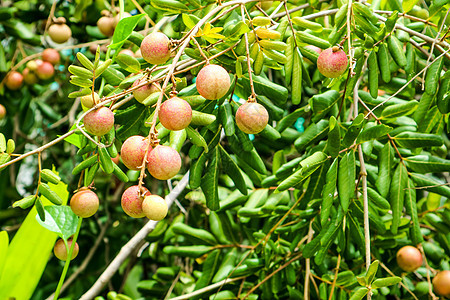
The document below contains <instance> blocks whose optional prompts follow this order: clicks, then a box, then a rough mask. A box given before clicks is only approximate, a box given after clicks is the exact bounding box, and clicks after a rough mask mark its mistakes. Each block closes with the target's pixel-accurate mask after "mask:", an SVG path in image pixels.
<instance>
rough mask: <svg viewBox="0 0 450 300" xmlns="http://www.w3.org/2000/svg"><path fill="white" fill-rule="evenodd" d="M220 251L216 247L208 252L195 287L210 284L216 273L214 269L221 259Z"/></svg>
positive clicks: (198, 287)
mask: <svg viewBox="0 0 450 300" xmlns="http://www.w3.org/2000/svg"><path fill="white" fill-rule="evenodd" d="M221 256H222V255H221V252H220V250H219V249H216V250H214V251H212V252H211V253H209V254H208V257H207V258H206V260H205V262H204V263H203V268H202V275H201V276H200V278H199V279H198V280H197V282H196V283H195V289H194V290H199V289H201V288H203V287H205V286H207V285H208V284H210V282H211V280H212V278H213V276H214V274H215V273H216V270H217V269H218V267H219V263H220V261H221ZM195 298H196V297H193V298H192V299H195Z"/></svg>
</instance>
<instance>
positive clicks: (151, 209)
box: [142, 195, 169, 221]
mask: <svg viewBox="0 0 450 300" xmlns="http://www.w3.org/2000/svg"><path fill="white" fill-rule="evenodd" d="M168 210H169V208H168V207H167V203H166V200H164V199H163V198H162V197H160V196H158V195H149V196H146V197H145V198H144V201H143V202H142V211H143V212H144V214H145V216H146V217H147V218H149V219H150V220H153V221H161V220H162V219H164V218H165V217H166V216H167V211H168Z"/></svg>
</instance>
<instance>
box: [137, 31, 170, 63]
mask: <svg viewBox="0 0 450 300" xmlns="http://www.w3.org/2000/svg"><path fill="white" fill-rule="evenodd" d="M140 49H141V54H142V57H143V58H144V59H145V60H146V61H147V62H149V63H151V64H154V65H159V64H164V63H165V62H166V61H168V60H169V58H170V40H169V38H168V37H167V36H166V35H165V34H164V33H161V32H153V33H150V34H149V35H147V36H146V37H145V38H144V40H143V41H142V43H141V48H140Z"/></svg>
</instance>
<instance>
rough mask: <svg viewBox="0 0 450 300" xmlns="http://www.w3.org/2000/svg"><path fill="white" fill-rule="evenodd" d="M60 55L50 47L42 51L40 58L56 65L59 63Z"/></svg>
mask: <svg viewBox="0 0 450 300" xmlns="http://www.w3.org/2000/svg"><path fill="white" fill-rule="evenodd" d="M60 59H61V56H60V55H59V52H58V51H56V50H55V49H52V48H47V49H45V50H44V51H43V52H42V60H43V61H47V62H49V63H51V64H52V65H56V64H58V63H59V61H60Z"/></svg>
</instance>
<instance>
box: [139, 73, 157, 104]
mask: <svg viewBox="0 0 450 300" xmlns="http://www.w3.org/2000/svg"><path fill="white" fill-rule="evenodd" d="M144 80H145V77H144V78H141V79H138V80H136V81H135V82H133V87H135V86H138V85H140V84H141V83H143V81H144ZM160 90H161V85H160V84H159V83H158V82H153V83H152V84H147V85H144V86H142V87H140V88H138V89H136V90H134V91H133V96H134V98H135V99H136V100H137V101H138V102H139V103H142V102H143V101H144V100H145V99H146V98H147V97H148V96H150V95H151V94H153V93H156V92H159V91H160Z"/></svg>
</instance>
